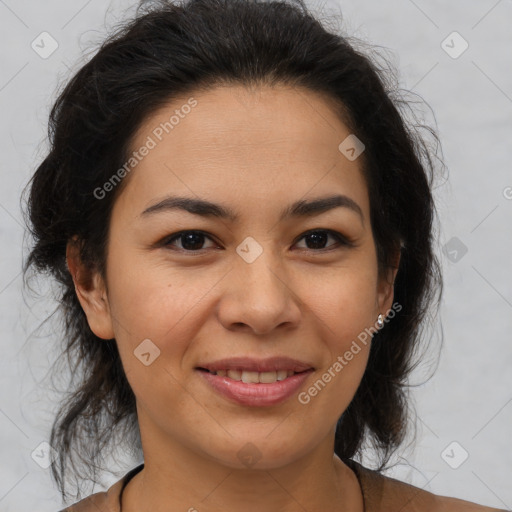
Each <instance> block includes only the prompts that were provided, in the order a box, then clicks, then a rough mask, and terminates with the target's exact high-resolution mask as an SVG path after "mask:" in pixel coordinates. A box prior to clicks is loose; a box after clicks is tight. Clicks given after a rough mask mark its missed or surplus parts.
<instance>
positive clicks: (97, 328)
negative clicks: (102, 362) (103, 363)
mask: <svg viewBox="0 0 512 512" xmlns="http://www.w3.org/2000/svg"><path fill="white" fill-rule="evenodd" d="M66 263H67V267H68V270H69V273H70V274H71V277H72V279H73V283H74V285H75V292H76V295H77V298H78V300H79V302H80V305H81V306H82V309H83V310H84V313H85V315H86V317H87V322H88V323H89V327H90V328H91V331H92V332H93V333H94V334H96V336H98V337H99V338H102V339H105V340H110V339H113V338H114V331H113V328H112V318H111V315H110V307H109V302H108V297H107V293H106V286H105V282H104V280H103V278H102V276H101V275H100V273H99V272H98V271H97V270H96V269H92V268H90V267H89V266H87V265H85V264H84V263H83V262H82V261H81V258H80V250H79V243H78V241H77V239H76V237H75V238H73V239H72V240H70V241H69V242H68V244H67V247H66Z"/></svg>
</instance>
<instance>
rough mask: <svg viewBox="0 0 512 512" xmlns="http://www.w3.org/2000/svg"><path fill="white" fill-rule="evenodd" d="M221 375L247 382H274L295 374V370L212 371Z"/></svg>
mask: <svg viewBox="0 0 512 512" xmlns="http://www.w3.org/2000/svg"><path fill="white" fill-rule="evenodd" d="M211 373H213V374H215V375H219V376H220V377H229V378H230V379H233V380H238V381H242V382H245V383H246V384H249V383H252V384H257V383H263V384H272V383H274V382H277V381H280V380H284V379H286V378H287V377H291V376H292V375H294V374H295V372H294V371H293V370H278V371H273V372H249V371H240V370H217V371H215V372H211Z"/></svg>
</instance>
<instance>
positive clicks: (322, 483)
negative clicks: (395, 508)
mask: <svg viewBox="0 0 512 512" xmlns="http://www.w3.org/2000/svg"><path fill="white" fill-rule="evenodd" d="M141 431H142V429H141ZM145 432H146V433H147V435H146V436H145V438H144V436H143V438H142V446H143V451H144V468H143V469H142V471H140V472H139V473H138V474H137V475H135V476H134V477H133V478H132V480H130V482H129V483H128V485H127V486H126V488H125V490H124V493H123V500H122V502H123V503H122V512H145V511H152V512H164V511H165V512H168V511H169V510H183V511H188V512H219V511H221V510H237V509H238V510H244V511H246V512H261V510H265V511H267V512H278V511H279V512H303V511H304V510H323V509H325V510H331V511H334V512H341V511H348V510H350V511H351V512H362V511H363V498H362V494H361V489H360V487H359V483H358V481H357V478H356V476H355V475H354V473H353V472H352V470H351V469H350V468H348V467H347V466H346V465H345V464H344V463H343V462H342V461H341V460H340V459H339V458H338V457H337V456H336V455H333V450H332V446H333V444H332V442H333V439H331V436H330V437H329V438H326V439H325V440H324V441H323V442H322V443H321V444H320V445H318V446H317V447H316V448H315V449H314V450H312V451H310V452H309V453H307V454H305V455H303V456H301V457H297V458H295V459H294V460H292V461H290V462H289V463H287V464H284V465H276V466H275V467H267V468H264V469H255V468H251V467H244V468H242V469H240V468H233V467H230V466H227V465H225V464H221V463H219V462H218V461H215V460H212V459H211V458H208V457H206V456H203V455H202V454H198V453H197V452H194V451H192V450H189V449H188V448H187V447H185V446H183V445H181V444H179V443H172V442H169V439H164V436H163V434H162V432H161V431H158V430H156V429H154V430H153V431H151V429H150V430H149V431H148V429H145ZM149 440H151V441H150V442H149Z"/></svg>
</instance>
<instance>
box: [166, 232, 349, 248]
mask: <svg viewBox="0 0 512 512" xmlns="http://www.w3.org/2000/svg"><path fill="white" fill-rule="evenodd" d="M190 233H194V234H198V235H203V236H204V237H206V238H208V239H210V240H211V241H212V242H215V241H214V240H213V239H212V237H211V236H210V235H208V233H206V232H204V231H201V230H195V229H190V230H185V231H179V232H178V233H174V234H173V235H170V236H169V237H167V238H165V239H164V240H163V241H162V245H163V246H165V247H170V246H171V244H172V243H173V242H174V241H175V240H179V239H180V238H181V237H182V236H183V235H186V234H190ZM316 233H326V234H327V235H331V236H332V237H334V238H335V239H336V241H337V242H338V244H339V245H340V246H341V247H353V246H354V244H353V243H352V242H351V241H350V240H348V239H347V238H346V237H345V236H343V235H342V234H341V233H338V232H337V231H333V230H331V229H312V230H310V231H306V232H305V233H303V234H302V235H301V236H300V238H298V239H297V241H296V242H295V243H298V242H299V241H300V240H302V239H303V238H305V237H306V236H308V235H312V234H316ZM341 247H336V244H335V246H334V247H332V246H331V247H327V248H324V249H307V248H301V249H299V250H303V251H309V252H316V253H318V252H320V253H322V252H328V251H332V250H333V249H336V248H338V249H339V248H341ZM172 250H176V251H178V252H182V253H191V254H194V253H195V254H202V252H203V251H205V250H207V249H198V250H190V249H181V248H176V249H172Z"/></svg>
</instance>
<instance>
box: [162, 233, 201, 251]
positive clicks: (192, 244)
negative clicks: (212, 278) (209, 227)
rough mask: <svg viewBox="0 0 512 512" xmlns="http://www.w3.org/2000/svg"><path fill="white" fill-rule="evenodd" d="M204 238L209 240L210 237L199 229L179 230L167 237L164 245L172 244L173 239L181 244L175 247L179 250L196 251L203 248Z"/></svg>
mask: <svg viewBox="0 0 512 512" xmlns="http://www.w3.org/2000/svg"><path fill="white" fill-rule="evenodd" d="M205 239H209V240H211V238H210V237H208V236H207V235H206V234H205V233H203V232H201V231H180V232H179V233H175V234H174V235H172V236H171V237H170V238H168V239H167V240H166V242H165V244H164V245H165V246H172V245H174V242H175V241H178V242H179V243H180V244H181V247H177V248H178V249H179V250H182V251H187V252H196V251H200V250H202V249H204V247H202V246H203V244H204V241H205Z"/></svg>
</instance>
